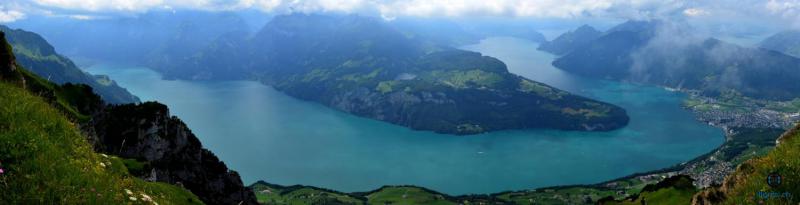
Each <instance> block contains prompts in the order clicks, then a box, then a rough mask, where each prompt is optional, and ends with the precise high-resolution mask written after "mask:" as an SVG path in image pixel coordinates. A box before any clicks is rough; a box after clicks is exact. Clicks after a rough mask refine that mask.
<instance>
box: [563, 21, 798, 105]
mask: <svg viewBox="0 0 800 205" xmlns="http://www.w3.org/2000/svg"><path fill="white" fill-rule="evenodd" d="M568 34H569V33H568ZM568 34H565V35H568ZM565 38H566V36H565ZM586 40H587V41H588V42H589V43H586V44H583V45H580V46H578V47H576V48H569V47H568V46H565V47H561V48H560V49H562V50H569V52H567V53H566V54H564V55H563V56H561V57H559V58H558V59H556V60H555V61H554V62H553V65H554V66H555V67H558V68H560V69H562V70H565V71H568V72H571V73H575V74H579V75H584V76H591V77H600V78H607V79H615V80H624V81H631V82H638V83H649V84H656V85H661V86H667V87H674V88H679V89H692V90H699V91H701V92H703V93H705V94H706V95H710V96H716V95H719V94H720V93H722V92H726V91H736V92H740V93H742V94H743V95H744V96H747V97H752V98H757V99H766V100H791V99H794V98H797V97H800V84H798V83H796V82H798V81H800V72H797V71H798V70H800V59H798V58H795V57H792V56H789V55H786V54H783V53H780V52H775V51H769V50H765V49H758V48H746V47H741V46H738V45H735V44H730V43H726V42H724V41H721V40H718V39H714V38H706V37H702V36H697V35H694V34H693V31H692V29H691V28H689V27H687V26H685V25H682V24H675V23H666V22H663V21H657V20H654V21H629V22H626V23H623V24H620V25H618V26H616V27H614V28H611V29H609V30H608V31H606V32H605V33H604V34H603V35H602V36H600V37H598V38H596V39H594V40H588V39H586Z"/></svg>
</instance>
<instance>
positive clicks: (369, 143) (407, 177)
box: [85, 38, 724, 194]
mask: <svg viewBox="0 0 800 205" xmlns="http://www.w3.org/2000/svg"><path fill="white" fill-rule="evenodd" d="M536 47H537V45H536V44H535V43H533V42H530V41H526V40H522V39H516V38H489V39H485V40H483V41H481V42H480V43H479V44H476V45H469V46H465V47H463V48H464V49H467V50H473V51H478V52H481V53H483V54H484V55H488V56H493V57H496V58H498V59H500V60H502V61H504V62H505V63H506V64H507V65H508V68H509V70H510V71H511V72H513V73H516V74H519V75H522V76H525V77H527V78H530V79H533V80H536V81H540V82H544V83H547V84H549V85H552V86H554V87H557V88H560V89H564V90H567V91H570V92H573V93H577V94H579V95H583V96H587V97H590V98H594V99H598V100H601V101H605V102H610V103H613V104H616V105H619V106H621V107H623V108H625V109H626V110H627V112H628V114H629V115H630V118H631V121H630V124H629V125H628V126H627V127H625V128H622V129H618V130H614V131H611V132H578V131H559V130H513V131H500V132H492V133H487V134H481V135H471V136H454V135H442V134H435V133H432V132H424V131H413V130H410V129H407V128H404V127H401V126H396V125H392V124H388V123H384V122H380V121H375V120H370V119H366V118H360V117H355V116H352V115H348V114H345V113H342V112H339V111H336V110H332V109H329V108H327V107H325V106H322V105H320V104H316V103H313V102H305V101H301V100H297V99H294V98H292V97H289V96H286V95H284V94H282V93H280V92H278V91H275V90H274V89H272V88H270V87H268V86H264V85H261V84H259V83H256V82H249V81H227V82H206V81H181V80H175V81H168V80H162V79H161V76H160V75H159V74H158V73H156V72H154V71H151V70H149V69H147V68H142V67H132V66H124V65H115V64H110V63H108V64H95V65H93V66H90V67H88V68H85V69H86V71H88V72H90V73H92V74H106V75H109V76H111V78H112V79H114V80H116V81H117V83H119V84H120V85H121V86H122V87H125V88H127V89H128V90H129V91H131V92H132V93H133V94H135V95H137V96H139V97H140V98H141V99H142V100H144V101H159V102H162V103H164V104H167V105H169V107H170V109H171V112H172V114H173V115H176V116H178V117H180V118H181V119H183V120H184V121H185V122H186V123H187V124H188V125H189V127H190V128H191V129H192V130H193V132H194V133H195V134H196V135H197V136H198V138H200V140H201V141H202V143H203V145H204V146H205V147H206V148H208V149H210V150H211V151H213V152H214V153H216V154H217V156H219V157H220V159H222V160H223V161H225V163H226V164H227V165H228V166H229V167H230V168H231V169H234V170H236V171H238V172H239V173H240V174H241V176H242V179H243V180H244V182H245V183H246V184H250V183H253V182H255V181H257V180H265V181H267V182H270V183H276V184H282V185H293V184H303V185H313V186H318V187H323V188H329V189H335V190H338V191H344V192H352V191H369V190H372V189H376V188H379V187H381V186H382V185H417V186H423V187H427V188H430V189H433V190H437V191H440V192H444V193H448V194H467V193H492V192H500V191H507V190H523V189H533V188H537V187H544V186H554V185H570V184H590V183H598V182H602V181H606V180H610V179H614V178H617V177H622V176H626V175H629V174H633V173H636V172H644V171H650V170H654V169H660V168H665V167H669V166H672V165H675V164H678V163H681V162H683V161H686V160H689V159H692V158H694V157H697V156H699V155H702V154H704V153H706V152H709V151H711V150H712V149H714V148H715V147H717V146H719V145H720V144H721V143H722V142H723V139H724V137H723V133H722V130H720V129H717V128H714V127H711V126H708V125H706V124H704V123H701V122H698V121H696V120H695V119H694V117H693V116H692V113H691V112H689V111H688V110H685V109H683V108H682V107H681V103H682V101H683V100H684V98H685V95H684V94H682V93H677V92H670V91H667V90H665V89H663V88H659V87H654V86H643V85H634V84H627V83H619V82H612V81H604V80H593V79H586V78H580V77H576V76H572V75H569V74H567V73H564V72H561V71H560V70H558V69H556V68H554V67H553V66H551V65H550V62H551V61H552V60H553V59H554V58H555V56H553V55H550V54H547V53H544V52H539V51H537V50H536Z"/></svg>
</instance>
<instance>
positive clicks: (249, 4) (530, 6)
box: [0, 0, 800, 28]
mask: <svg viewBox="0 0 800 205" xmlns="http://www.w3.org/2000/svg"><path fill="white" fill-rule="evenodd" d="M175 9H178V10H207V11H219V10H258V11H262V12H264V13H267V14H280V13H287V12H332V13H358V14H364V15H373V16H381V17H383V18H384V19H387V20H391V19H394V18H397V17H404V16H415V17H451V18H458V17H515V18H543V19H544V18H547V19H566V20H569V19H588V18H610V19H651V18H660V19H682V20H689V21H696V22H715V23H717V24H721V25H725V24H731V25H743V24H744V25H747V24H753V25H774V26H776V27H793V28H800V0H695V1H690V0H687V1H672V0H135V1H134V0H2V3H0V23H9V22H14V21H18V20H22V19H25V18H31V17H34V16H50V17H66V18H74V19H82V20H92V19H95V18H99V17H105V18H109V17H111V18H113V17H114V16H115V15H126V16H130V15H136V14H139V13H143V12H147V11H154V10H162V11H170V10H175Z"/></svg>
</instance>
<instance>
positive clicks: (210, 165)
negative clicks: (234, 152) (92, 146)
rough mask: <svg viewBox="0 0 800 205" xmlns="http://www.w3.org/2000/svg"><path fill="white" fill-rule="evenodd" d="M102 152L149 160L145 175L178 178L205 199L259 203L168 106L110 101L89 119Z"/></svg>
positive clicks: (177, 181) (157, 178)
mask: <svg viewBox="0 0 800 205" xmlns="http://www.w3.org/2000/svg"><path fill="white" fill-rule="evenodd" d="M90 125H91V126H90V127H91V128H92V129H93V132H94V133H95V134H96V136H97V143H96V149H98V151H100V152H104V153H109V154H113V155H117V156H120V157H124V158H131V159H137V160H140V161H144V162H147V164H148V165H149V166H147V167H146V168H145V169H147V170H143V171H142V174H143V175H142V176H139V177H142V178H145V179H149V180H153V181H159V182H166V183H170V184H179V185H182V186H184V187H185V188H187V189H189V190H190V191H192V193H194V194H195V195H197V196H198V197H199V198H200V199H201V200H203V202H205V203H207V204H257V202H256V199H255V195H254V194H253V192H252V190H250V189H248V188H247V187H245V186H244V185H243V184H242V180H241V179H240V177H239V174H238V173H236V172H235V171H232V170H229V169H228V168H227V166H226V165H225V163H223V162H221V161H220V160H219V159H218V158H217V156H215V155H214V154H213V153H211V151H208V150H206V149H204V148H203V147H202V145H201V143H200V141H199V140H198V139H197V137H195V135H194V134H192V131H191V130H189V128H187V127H186V124H184V123H183V122H182V121H181V120H180V119H178V118H177V117H174V116H170V114H169V109H168V108H167V106H165V105H163V104H159V103H155V102H146V103H142V104H138V105H136V104H126V105H116V106H109V107H107V108H105V112H100V113H98V114H97V115H95V117H94V118H93V120H92V122H90Z"/></svg>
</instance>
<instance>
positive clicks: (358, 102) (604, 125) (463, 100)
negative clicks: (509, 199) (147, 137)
mask: <svg viewBox="0 0 800 205" xmlns="http://www.w3.org/2000/svg"><path fill="white" fill-rule="evenodd" d="M320 34H325V35H320ZM192 56H193V58H190V59H188V60H187V61H184V62H181V63H177V64H167V65H162V66H158V67H155V68H156V69H157V70H158V71H160V72H161V73H163V74H164V75H165V76H166V77H167V78H180V79H195V80H197V79H200V80H220V79H223V80H225V79H250V80H257V81H259V82H262V83H264V84H266V85H270V86H272V87H274V88H276V89H278V90H280V91H283V92H285V93H287V94H289V95H291V96H294V97H297V98H300V99H304V100H310V101H315V102H319V103H322V104H324V105H327V106H329V107H332V108H335V109H338V110H341V111H344V112H348V113H352V114H355V115H358V116H363V117H368V118H372V119H377V120H382V121H387V122H391V123H394V124H398V125H403V126H407V127H410V128H412V129H419V130H431V131H435V132H441V133H451V134H476V133H482V132H487V131H494V130H503V129H524V128H556V129H569V130H611V129H615V128H619V127H621V126H624V125H626V124H627V122H628V117H627V115H626V114H625V111H624V110H623V109H621V108H619V107H617V106H614V105H611V104H607V103H603V102H599V101H595V100H591V99H588V98H584V97H580V96H576V95H572V94H570V93H567V92H565V91H562V90H559V89H557V88H553V87H550V86H548V85H545V84H542V83H539V82H535V81H532V80H529V79H525V78H523V77H520V76H517V75H514V74H512V73H510V72H508V70H507V68H506V65H505V64H504V63H503V62H501V61H499V60H497V59H495V58H492V57H488V56H482V55H481V54H480V53H475V52H469V51H464V50H459V49H455V48H452V47H449V46H443V45H439V44H436V43H434V42H433V41H430V40H428V39H424V38H413V37H409V36H408V35H404V33H403V32H400V31H398V30H397V29H396V28H395V27H393V26H391V25H388V24H387V23H385V22H384V21H382V20H379V19H375V18H369V17H361V16H356V15H346V16H332V15H306V14H291V15H281V16H276V17H274V18H273V19H272V20H271V21H270V22H269V23H268V24H267V25H265V26H264V28H263V29H262V30H261V31H259V32H258V33H256V34H254V35H253V36H252V37H247V36H244V35H229V36H223V37H221V38H219V39H217V40H215V41H214V42H212V43H211V44H210V45H209V46H208V47H207V48H205V49H202V50H201V51H200V52H198V53H197V54H194V55H192Z"/></svg>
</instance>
